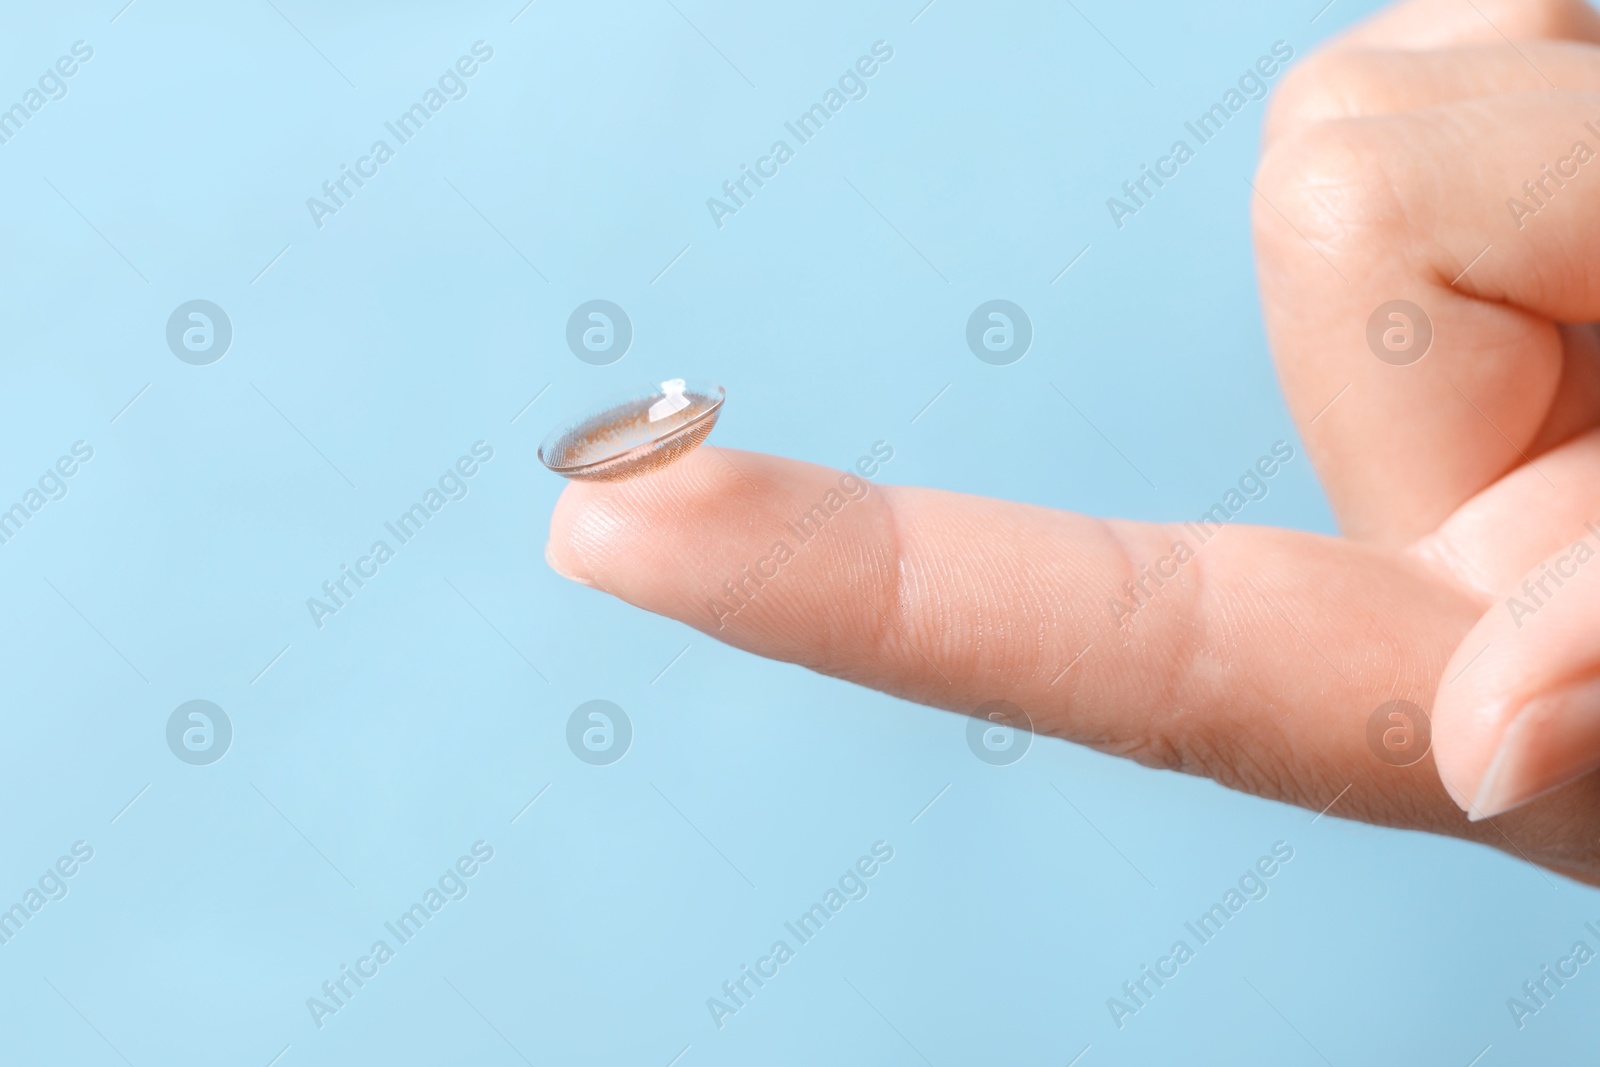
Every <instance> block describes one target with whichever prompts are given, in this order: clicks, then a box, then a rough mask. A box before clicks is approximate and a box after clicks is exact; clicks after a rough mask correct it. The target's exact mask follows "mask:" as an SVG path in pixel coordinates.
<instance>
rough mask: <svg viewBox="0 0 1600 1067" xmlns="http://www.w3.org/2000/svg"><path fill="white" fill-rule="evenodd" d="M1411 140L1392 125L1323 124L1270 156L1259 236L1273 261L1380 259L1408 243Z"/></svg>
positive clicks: (1256, 222)
mask: <svg viewBox="0 0 1600 1067" xmlns="http://www.w3.org/2000/svg"><path fill="white" fill-rule="evenodd" d="M1406 158H1407V147H1406V144H1405V143H1404V141H1403V140H1402V139H1401V138H1399V137H1397V136H1395V133H1394V131H1393V129H1392V126H1391V123H1390V122H1389V121H1388V120H1381V119H1380V120H1354V121H1337V122H1321V123H1317V124H1315V125H1312V126H1308V127H1304V128H1302V129H1300V130H1297V131H1295V132H1293V133H1292V134H1290V135H1289V136H1287V137H1285V138H1283V139H1282V140H1280V141H1278V142H1277V143H1275V144H1274V145H1272V146H1271V147H1270V148H1268V149H1267V151H1266V153H1265V154H1264V155H1263V157H1262V160H1261V165H1260V168H1259V169H1258V171H1257V174H1256V188H1257V190H1258V191H1259V192H1260V194H1261V195H1260V196H1258V197H1256V198H1255V203H1254V206H1253V209H1252V212H1251V229H1252V232H1253V234H1254V237H1255V241H1256V246H1257V248H1258V250H1259V251H1260V252H1261V254H1262V256H1263V257H1264V258H1266V259H1268V260H1273V261H1277V260H1284V259H1291V258H1299V257H1303V256H1310V255H1314V254H1315V253H1314V252H1313V249H1312V248H1308V247H1307V243H1308V242H1309V244H1310V245H1311V246H1313V247H1314V248H1315V249H1317V250H1319V251H1321V252H1322V253H1323V254H1324V255H1334V256H1336V255H1338V254H1355V255H1361V256H1367V257H1370V256H1373V255H1374V254H1381V253H1383V252H1385V251H1388V250H1391V249H1392V248H1393V247H1394V246H1396V245H1397V244H1399V243H1401V242H1404V241H1405V240H1407V239H1408V235H1409V234H1410V231H1411V224H1410V220H1408V218H1407V215H1406V201H1405V198H1404V192H1405V189H1406V186H1407V182H1406V180H1405V175H1404V173H1403V172H1402V171H1397V169H1396V167H1397V164H1403V163H1404V160H1405V159H1406Z"/></svg>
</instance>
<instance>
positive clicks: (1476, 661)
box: [1434, 509, 1600, 818]
mask: <svg viewBox="0 0 1600 1067" xmlns="http://www.w3.org/2000/svg"><path fill="white" fill-rule="evenodd" d="M1596 633H1600V509H1596V512H1595V514H1594V516H1593V517H1592V518H1591V519H1590V520H1588V521H1587V522H1586V523H1585V524H1583V525H1581V526H1575V527H1574V528H1573V529H1571V530H1570V531H1569V532H1568V535H1567V538H1566V544H1565V545H1563V546H1562V548H1561V549H1559V550H1557V551H1555V552H1553V553H1551V555H1550V556H1549V557H1548V558H1547V559H1545V560H1543V561H1541V563H1540V564H1539V565H1538V566H1535V567H1532V568H1530V569H1529V571H1528V573H1527V575H1526V576H1525V577H1524V579H1523V581H1522V582H1520V583H1518V586H1517V587H1515V588H1513V589H1512V590H1510V591H1509V592H1508V593H1507V595H1506V596H1505V597H1504V598H1503V600H1502V601H1501V602H1498V603H1496V604H1495V605H1494V606H1493V607H1492V608H1491V610H1490V611H1488V612H1487V613H1485V615H1484V616H1483V618H1482V619H1481V620H1479V622H1478V623H1477V624H1476V625H1475V626H1474V627H1473V628H1472V631H1471V632H1470V633H1469V634H1468V635H1467V637H1466V639H1465V640H1464V641H1463V642H1462V643H1461V647H1460V648H1459V649H1458V650H1457V651H1456V653H1455V655H1454V656H1453V657H1451V661H1450V664H1449V665H1448V666H1447V667H1446V668H1445V672H1444V677H1445V679H1446V681H1445V683H1444V684H1443V685H1441V686H1440V690H1439V695H1438V698H1437V700H1436V702H1435V707H1434V722H1435V726H1436V728H1437V729H1436V733H1435V750H1436V753H1437V757H1438V762H1439V771H1440V775H1441V777H1442V778H1443V780H1444V782H1445V784H1446V786H1447V788H1448V789H1449V790H1450V793H1451V795H1452V796H1453V797H1454V799H1455V801H1456V803H1457V804H1458V805H1460V806H1461V807H1462V808H1464V809H1466V810H1468V811H1469V812H1471V814H1472V815H1473V816H1474V817H1476V818H1481V817H1486V816H1492V815H1497V814H1499V813H1500V812H1501V811H1504V810H1507V809H1508V808H1509V807H1515V806H1517V805H1520V804H1522V803H1526V802H1527V801H1529V800H1531V799H1533V798H1534V797H1536V796H1539V795H1541V794H1542V793H1544V792H1545V791H1547V790H1549V789H1552V788H1556V787H1559V786H1561V785H1564V784H1566V782H1568V781H1570V780H1571V779H1572V778H1573V777H1574V776H1576V775H1579V774H1584V773H1587V772H1588V771H1591V770H1593V769H1595V768H1596V767H1600V729H1597V719H1600V714H1597V710H1596V704H1595V703H1594V702H1593V701H1588V702H1586V703H1585V704H1581V705H1580V706H1579V707H1577V708H1562V709H1559V710H1557V711H1555V712H1554V713H1553V714H1544V715H1537V714H1536V715H1535V717H1534V721H1532V722H1530V723H1522V724H1518V732H1519V733H1524V732H1526V733H1527V734H1528V736H1521V737H1519V738H1518V742H1519V743H1518V744H1517V745H1516V746H1514V748H1513V750H1512V751H1509V752H1508V753H1507V755H1508V756H1509V757H1510V759H1509V760H1508V761H1503V762H1502V763H1501V765H1500V766H1499V768H1498V769H1499V772H1500V773H1499V779H1500V781H1499V785H1500V788H1499V789H1492V790H1486V789H1485V784H1486V778H1485V776H1486V773H1487V772H1488V770H1489V768H1490V766H1491V765H1492V764H1494V763H1495V758H1496V755H1497V754H1498V753H1499V751H1500V749H1501V746H1502V745H1503V744H1505V743H1506V741H1507V737H1508V733H1509V732H1511V731H1512V729H1513V724H1516V723H1517V721H1518V718H1519V716H1520V715H1521V713H1523V711H1524V710H1525V709H1527V708H1529V706H1530V704H1531V703H1532V702H1534V701H1535V700H1536V699H1537V698H1539V697H1541V696H1543V695H1545V694H1549V693H1553V692H1556V691H1559V690H1562V689H1566V688H1568V687H1571V686H1573V685H1575V684H1581V683H1584V682H1588V681H1591V680H1593V679H1595V678H1596V677H1600V644H1597V643H1596V641H1595V634H1596Z"/></svg>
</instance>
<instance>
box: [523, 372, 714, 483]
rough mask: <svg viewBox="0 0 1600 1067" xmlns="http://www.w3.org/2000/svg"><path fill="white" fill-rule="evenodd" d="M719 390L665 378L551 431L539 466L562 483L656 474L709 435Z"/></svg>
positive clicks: (546, 439)
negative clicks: (560, 478)
mask: <svg viewBox="0 0 1600 1067" xmlns="http://www.w3.org/2000/svg"><path fill="white" fill-rule="evenodd" d="M723 395H724V394H723V391H722V386H720V385H713V384H712V383H710V382H696V381H688V380H686V379H683V378H669V379H668V380H666V381H664V382H658V383H656V384H654V385H651V386H649V387H647V388H643V389H639V390H637V391H636V392H633V393H629V394H627V395H626V396H620V397H616V398H614V399H612V400H610V401H607V402H606V403H604V404H602V405H600V407H599V408H597V409H596V410H594V411H593V412H591V413H590V414H587V415H584V416H582V417H581V418H578V419H576V420H574V421H572V422H569V423H566V424H564V425H562V426H558V427H557V428H556V429H555V430H553V431H551V433H550V436H548V437H546V438H545V439H544V443H543V444H541V445H540V446H539V462H541V463H543V464H544V465H545V466H546V467H549V468H550V469H551V470H553V471H555V472H556V473H557V474H559V475H561V476H563V477H565V478H573V479H576V480H578V481H594V482H615V481H621V480H622V479H624V478H633V477H636V476H638V475H640V474H645V473H648V472H650V471H654V470H660V469H661V468H662V467H665V466H666V465H667V464H669V463H671V462H673V461H674V460H676V459H678V458H679V457H680V456H684V455H687V454H688V453H689V452H691V451H692V450H693V449H694V447H695V446H696V445H698V444H699V443H700V442H701V441H704V440H705V439H706V437H707V436H708V435H709V434H710V433H711V427H713V426H715V425H716V424H717V416H718V415H719V414H721V413H722V399H723Z"/></svg>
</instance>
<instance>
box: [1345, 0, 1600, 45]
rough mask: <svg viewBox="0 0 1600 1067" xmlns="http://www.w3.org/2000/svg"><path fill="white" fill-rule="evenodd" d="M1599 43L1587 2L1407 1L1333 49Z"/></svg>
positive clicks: (1598, 20)
mask: <svg viewBox="0 0 1600 1067" xmlns="http://www.w3.org/2000/svg"><path fill="white" fill-rule="evenodd" d="M1507 39H1509V40H1513V41H1530V40H1574V41H1590V42H1596V41H1600V15H1597V14H1596V13H1595V11H1594V9H1593V8H1592V7H1590V6H1589V5H1588V4H1587V3H1585V2H1584V0H1407V2H1405V3H1401V4H1395V5H1393V6H1392V7H1388V8H1385V9H1384V10H1382V11H1380V12H1378V13H1377V14H1375V15H1373V16H1372V17H1371V18H1368V19H1366V20H1365V21H1364V22H1361V23H1360V24H1358V25H1356V26H1355V27H1353V28H1352V29H1350V30H1348V31H1346V32H1345V33H1344V34H1343V35H1342V36H1341V37H1339V38H1338V39H1337V40H1336V41H1335V42H1334V47H1352V48H1409V49H1416V50H1421V49H1432V48H1454V47H1460V46H1462V45H1472V44H1497V43H1499V42H1501V41H1504V40H1507Z"/></svg>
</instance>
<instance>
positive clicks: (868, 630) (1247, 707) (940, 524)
mask: <svg viewBox="0 0 1600 1067" xmlns="http://www.w3.org/2000/svg"><path fill="white" fill-rule="evenodd" d="M845 477H847V476H845V475H841V473H840V472H838V471H832V470H829V469H827V468H823V467H815V466H812V465H810V464H805V463H799V462H795V461H792V460H785V459H780V458H777V457H772V456H763V455H756V454H751V453H742V452H734V451H729V450H723V449H711V448H702V449H701V450H699V451H698V452H696V453H694V454H692V455H690V456H688V457H686V458H685V459H683V460H681V461H680V462H678V463H677V464H675V465H673V466H672V467H669V468H667V469H665V470H663V471H660V472H656V473H654V474H651V475H647V476H644V477H642V478H639V479H635V480H633V481H629V482H623V483H617V484H611V485H598V486H597V485H582V484H573V485H571V486H569V487H568V488H567V489H566V491H565V492H564V493H563V495H562V497H561V500H560V502H559V503H558V505H557V507H556V510H555V513H554V515H553V516H552V519H551V527H550V541H549V545H548V548H547V555H548V557H549V559H550V560H551V563H552V566H554V567H555V568H556V569H557V570H558V572H560V573H563V574H565V575H567V576H568V577H573V578H575V579H577V580H581V581H584V582H586V583H588V584H591V585H593V586H595V587H596V588H598V589H600V590H603V591H605V592H608V593H610V594H612V595H615V596H618V597H620V598H622V599H623V600H626V601H628V602H629V603H632V604H635V605H637V606H639V607H642V608H645V609H646V610H649V611H653V612H656V613H658V614H661V615H665V616H668V617H671V618H675V619H679V620H681V621H683V622H685V623H687V624H688V625H690V626H693V627H696V628H697V629H700V630H702V631H703V632H705V633H708V634H710V635H711V636H713V637H716V638H718V639H719V640H722V641H725V642H727V643H728V644H730V645H733V646H735V647H738V648H743V649H746V650H748V651H751V652H754V653H757V654H759V655H763V656H769V657H772V658H775V659H781V660H785V661H788V662H792V663H798V664H801V665H804V666H806V667H809V668H811V669H813V670H817V671H819V672H821V673H824V674H829V675H832V676H834V677H839V678H844V679H847V680H850V681H853V682H856V683H858V684H861V685H866V686H870V687H872V688H876V689H881V690H884V691H886V692H889V693H893V694H895V695H898V696H902V697H905V698H907V699H911V700H915V701H919V702H921V703H926V704H931V705H933V706H936V707H942V708H947V709H951V710H955V711H960V712H965V713H971V712H972V711H974V710H975V709H976V708H977V707H978V706H979V705H981V704H983V703H985V702H987V701H991V700H997V699H1002V700H1009V701H1011V702H1013V703H1015V704H1017V705H1019V706H1020V707H1022V708H1023V709H1024V710H1025V711H1027V713H1028V714H1029V715H1030V717H1031V718H1032V719H1033V721H1034V723H1035V726H1036V729H1037V730H1038V731H1039V732H1041V733H1046V734H1051V735H1054V736H1058V737H1063V738H1067V739H1069V740H1073V741H1076V742H1080V743H1084V744H1088V745H1091V746H1093V747H1095V748H1098V749H1100V750H1102V751H1107V752H1112V753H1116V754H1119V755H1124V756H1128V757H1130V758H1133V759H1136V760H1139V761H1140V762H1142V763H1145V764H1146V765H1149V766H1155V767H1160V768H1167V769H1175V770H1183V771H1186V772H1189V773H1195V774H1203V775H1208V776H1210V777H1213V778H1216V779H1217V780H1218V781H1220V782H1222V783H1223V784H1225V785H1228V786H1230V787H1233V788H1237V789H1241V790H1245V791H1249V792H1253V793H1258V794H1261V795H1264V796H1268V797H1272V798H1274V799H1279V800H1285V801H1288V802H1290V803H1295V804H1299V805H1302V806H1304V807H1307V808H1310V809H1312V810H1320V809H1321V808H1323V807H1324V806H1325V805H1327V804H1328V803H1329V802H1330V801H1332V800H1333V799H1334V798H1335V796H1337V795H1338V794H1340V792H1341V791H1343V790H1344V789H1345V787H1346V786H1349V787H1350V788H1349V790H1348V792H1346V793H1345V794H1344V796H1343V798H1342V799H1340V801H1339V803H1338V806H1337V813H1339V814H1342V815H1345V816H1347V817H1356V818H1363V819H1366V820H1369V821H1373V822H1378V823H1383V824H1386V825H1393V826H1404V827H1409V828H1414V829H1425V830H1430V831H1434V832H1440V833H1450V834H1455V835H1458V836H1462V837H1468V838H1472V839H1475V840H1480V841H1484V842H1486V843H1490V844H1494V845H1496V846H1497V847H1501V848H1507V847H1509V846H1508V845H1507V843H1506V840H1505V839H1504V838H1503V837H1502V836H1501V834H1502V828H1503V829H1505V832H1509V833H1511V834H1512V835H1513V837H1514V838H1515V840H1516V842H1517V847H1518V848H1522V849H1524V850H1528V851H1529V852H1530V854H1532V853H1533V851H1534V850H1537V851H1538V852H1539V853H1540V854H1546V853H1548V854H1552V855H1556V854H1559V855H1560V856H1561V857H1562V862H1563V863H1565V864H1567V869H1571V870H1573V871H1575V872H1577V873H1579V874H1580V875H1581V876H1584V877H1588V876H1589V874H1590V873H1591V872H1590V868H1589V867H1588V866H1586V865H1587V864H1591V863H1592V864H1593V868H1592V871H1593V873H1596V874H1600V862H1596V860H1597V857H1593V856H1590V855H1588V853H1587V852H1585V849H1588V850H1589V851H1593V848H1592V846H1590V845H1588V844H1587V843H1586V835H1576V834H1575V832H1574V830H1573V824H1572V823H1571V822H1570V820H1568V819H1566V818H1565V817H1562V818H1556V819H1551V818H1550V817H1549V815H1548V813H1549V812H1552V811H1555V812H1563V811H1567V809H1568V807H1570V806H1571V805H1572V804H1573V803H1575V801H1574V800H1573V798H1571V797H1567V798H1565V799H1561V798H1560V797H1558V798H1554V806H1550V805H1551V804H1552V802H1542V803H1541V804H1535V805H1531V806H1530V807H1529V808H1528V809H1526V810H1525V811H1524V812H1519V813H1516V814H1514V815H1513V816H1512V817H1511V822H1509V823H1505V822H1502V823H1500V827H1501V828H1496V827H1493V826H1490V825H1487V824H1473V823H1470V822H1469V821H1468V820H1467V818H1466V816H1465V814H1464V813H1463V812H1462V811H1461V810H1460V809H1459V808H1458V807H1457V806H1456V805H1455V804H1454V803H1453V802H1452V801H1451V799H1450V797H1449V795H1448V794H1447V793H1446V791H1445V790H1444V788H1443V787H1442V785H1441V784H1440V782H1439V778H1438V775H1437V773H1436V771H1435V769H1434V766H1433V763H1432V760H1431V758H1427V759H1424V760H1422V761H1421V762H1419V763H1417V764H1414V765H1413V766H1411V767H1406V768H1398V767H1393V766H1390V765H1388V764H1386V763H1384V762H1382V761H1381V760H1379V759H1378V758H1377V757H1376V756H1375V755H1374V753H1373V752H1372V751H1371V750H1370V749H1369V748H1368V745H1367V740H1366V730H1367V720H1368V718H1369V717H1370V716H1371V714H1372V713H1373V711H1374V709H1376V708H1377V707H1378V706H1379V705H1381V704H1383V703H1385V702H1387V701H1389V700H1392V699H1396V698H1403V699H1409V700H1412V701H1414V702H1415V703H1418V704H1420V705H1422V706H1424V707H1427V706H1428V705H1429V704H1430V703H1431V695H1432V693H1433V691H1434V689H1435V687H1436V686H1437V684H1438V680H1439V677H1440V675H1441V673H1442V671H1443V668H1444V664H1445V662H1446V661H1447V659H1448V658H1449V656H1450V654H1451V652H1452V651H1453V650H1454V648H1455V647H1456V645H1457V644H1458V643H1459V642H1460V639H1461V637H1462V635H1463V634H1465V633H1466V632H1467V630H1468V629H1469V628H1470V627H1471V626H1472V625H1473V623H1474V621H1475V620H1476V619H1477V618H1478V617H1479V616H1480V615H1481V614H1482V611H1483V609H1484V603H1483V601H1482V599H1481V598H1478V597H1475V596H1472V595H1469V594H1468V593H1465V592H1463V591H1460V590H1458V589H1455V588H1453V587H1451V586H1450V585H1448V584H1446V583H1444V582H1441V581H1439V580H1438V579H1437V578H1436V577H1435V576H1434V575H1433V574H1432V573H1431V572H1430V571H1429V569H1428V568H1427V567H1425V566H1423V565H1421V564H1419V563H1416V562H1414V561H1409V560H1407V559H1405V558H1403V557H1398V556H1393V555H1389V554H1385V553H1381V552H1378V551H1376V550H1373V549H1370V548H1366V547H1363V546H1360V545H1355V544H1351V543H1347V542H1341V541H1337V540H1332V539H1329V538H1323V537H1316V536H1313V535H1309V534H1301V533H1294V532H1290V531H1282V530H1271V529H1263V528H1256V527H1246V526H1227V527H1213V528H1212V530H1211V534H1210V536H1209V539H1207V540H1205V541H1204V542H1201V541H1200V539H1199V537H1198V536H1197V535H1196V533H1195V529H1196V528H1195V527H1192V526H1188V525H1183V524H1177V525H1173V526H1152V525H1144V524H1138V523H1121V522H1112V523H1106V522H1102V521H1100V520H1097V519H1092V518H1088V517H1085V516H1080V515H1073V514H1069V513H1063V512H1056V511H1051V510H1048V509H1043V508H1037V507H1032V506H1030V505H1025V504H1015V503H1008V502H1004V501H995V500H986V499H982V498H976V497H968V496H964V495H960V494H954V493H946V492H940V491H936V490H927V489H916V488H909V487H890V486H884V485H870V486H866V488H865V491H864V495H859V496H858V497H857V498H856V499H848V498H847V497H846V496H845V495H844V493H843V492H842V490H841V489H840V486H841V484H842V483H841V479H842V478H845ZM856 481H857V482H858V483H859V484H862V485H865V483H864V480H860V479H856ZM830 492H832V493H836V494H838V498H837V499H838V500H844V501H845V502H844V503H843V504H842V505H841V506H840V507H839V509H838V510H837V511H836V512H833V513H831V514H830V516H829V517H828V519H827V520H826V522H825V523H823V524H822V525H821V526H820V527H819V528H818V529H819V532H816V533H815V534H813V535H812V536H811V538H810V539H809V540H802V538H801V537H800V536H799V535H798V534H797V532H796V530H797V529H798V527H797V525H796V523H797V520H798V519H799V517H800V516H803V515H806V514H808V513H812V514H814V512H813V508H814V507H816V506H822V507H824V508H825V507H826V503H825V502H826V501H827V500H828V499H829V493H830ZM836 502H837V500H836ZM1185 540H1187V541H1188V542H1189V543H1190V544H1192V545H1193V546H1194V548H1195V549H1196V551H1195V553H1194V555H1193V558H1192V559H1189V560H1188V561H1186V562H1184V563H1183V564H1181V565H1178V564H1176V563H1168V564H1167V565H1165V567H1164V569H1165V570H1166V571H1167V572H1168V573H1172V572H1173V571H1176V577H1173V578H1169V579H1166V580H1165V582H1164V584H1163V585H1162V586H1161V587H1160V588H1159V589H1157V588H1156V587H1155V586H1154V585H1153V583H1150V582H1149V581H1148V580H1147V587H1148V588H1150V589H1151V590H1152V591H1153V595H1152V596H1150V597H1149V598H1148V599H1147V600H1145V602H1144V603H1143V604H1142V605H1141V606H1139V607H1138V610H1137V611H1135V612H1134V613H1133V614H1132V616H1131V618H1129V617H1127V616H1123V617H1122V619H1121V620H1120V621H1119V619H1118V617H1117V615H1116V613H1114V612H1113V610H1112V609H1111V608H1110V607H1109V606H1108V605H1109V603H1110V602H1111V601H1112V600H1113V599H1116V598H1118V597H1119V596H1120V597H1121V599H1122V600H1123V601H1124V603H1125V604H1126V603H1128V602H1129V600H1128V597H1127V594H1126V592H1125V587H1122V583H1123V582H1125V581H1131V580H1135V579H1137V578H1139V577H1140V576H1141V573H1144V572H1141V568H1142V567H1148V566H1150V565H1152V564H1153V563H1155V562H1157V561H1159V560H1160V559H1161V558H1163V557H1169V558H1170V556H1171V553H1172V546H1173V545H1174V544H1175V543H1176V542H1179V541H1185ZM780 541H782V542H786V543H788V545H789V546H790V548H791V549H792V556H791V558H789V559H788V560H787V561H786V562H783V563H781V564H779V563H778V562H777V556H778V554H777V553H775V552H774V546H775V545H776V544H777V543H778V542H780ZM763 559H765V560H769V561H771V562H770V563H768V564H765V565H760V566H758V564H759V561H761V560H763ZM751 574H754V575H755V576H756V577H758V578H760V579H761V582H762V584H761V585H759V586H758V585H756V584H755V582H754V580H752V579H751V578H749V577H748V576H747V575H751ZM763 574H765V575H766V577H762V575H763ZM724 582H731V583H734V585H735V587H736V588H738V587H739V586H740V585H741V583H742V587H743V589H744V590H745V592H744V594H743V596H742V602H741V601H740V600H734V599H730V598H729V595H728V593H727V588H726V586H724V584H723V583H724ZM719 603H720V604H721V608H720V609H719V608H718V607H717V605H718V604H719ZM734 608H736V609H737V610H733V609H734ZM1085 649H1087V651H1085ZM1080 653H1081V658H1080ZM1074 661H1076V662H1074ZM1069 665H1070V667H1069ZM1576 803H1579V804H1580V806H1581V805H1593V810H1594V811H1600V794H1591V793H1585V795H1584V798H1583V799H1582V800H1581V801H1576ZM1580 838H1582V839H1581V840H1580Z"/></svg>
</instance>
